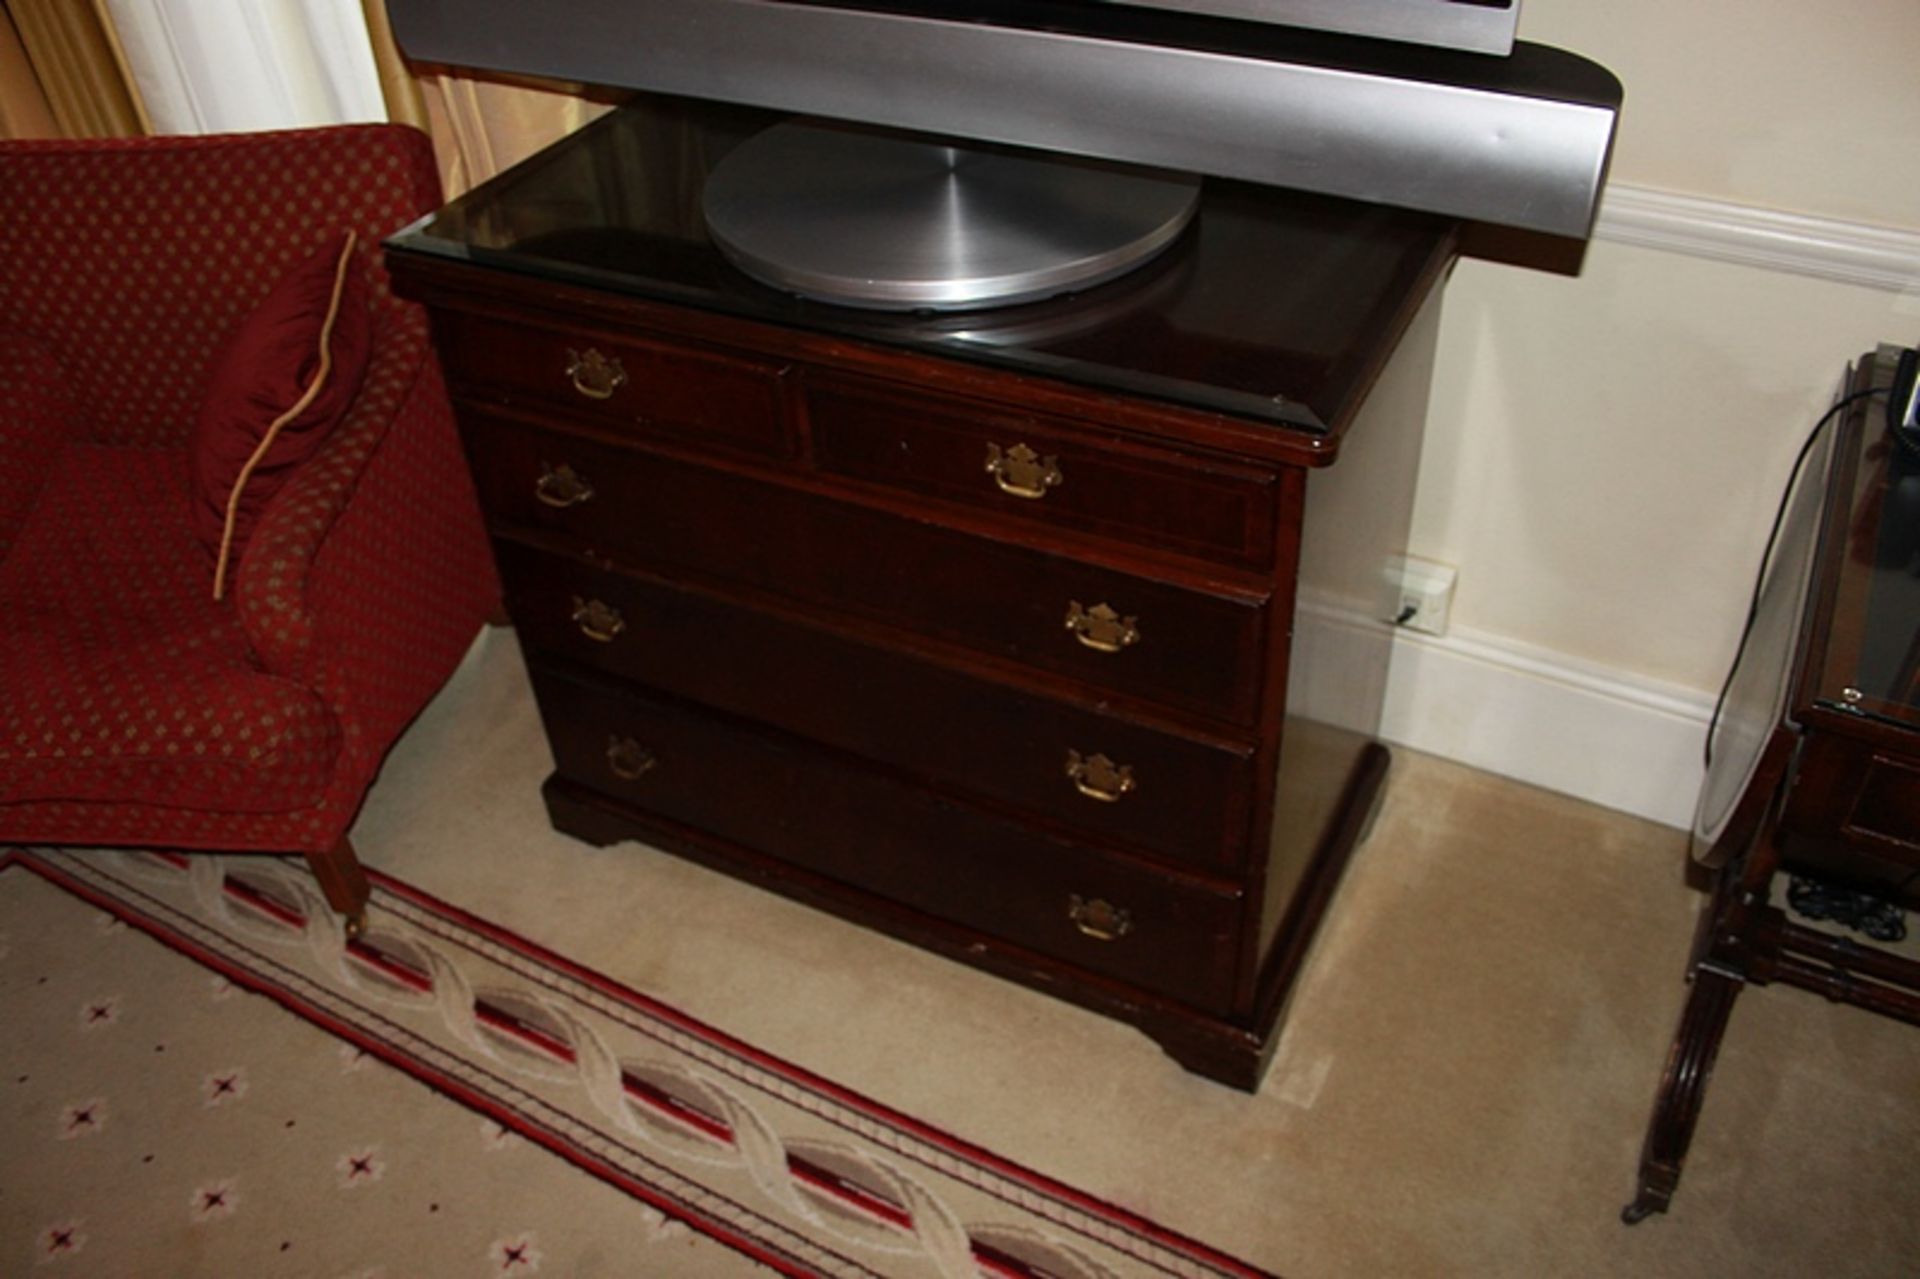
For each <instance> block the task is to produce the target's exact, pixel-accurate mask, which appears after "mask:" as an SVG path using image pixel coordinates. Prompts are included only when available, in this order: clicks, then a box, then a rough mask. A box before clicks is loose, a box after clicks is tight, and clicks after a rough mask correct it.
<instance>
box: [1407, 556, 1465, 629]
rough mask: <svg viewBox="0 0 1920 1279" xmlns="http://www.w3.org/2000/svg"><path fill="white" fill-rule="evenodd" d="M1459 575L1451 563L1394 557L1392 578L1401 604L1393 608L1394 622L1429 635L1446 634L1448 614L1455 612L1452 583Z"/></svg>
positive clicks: (1410, 557) (1409, 557)
mask: <svg viewBox="0 0 1920 1279" xmlns="http://www.w3.org/2000/svg"><path fill="white" fill-rule="evenodd" d="M1459 576H1460V575H1459V573H1458V572H1457V571H1456V570H1455V569H1454V568H1453V567H1452V566H1451V565H1448V564H1436V563H1434V562H1433V561H1432V560H1420V559H1414V558H1413V557H1412V556H1407V557H1405V558H1402V559H1398V560H1395V561H1394V567H1393V579H1394V581H1395V582H1396V583H1397V585H1398V600H1397V604H1398V606H1397V607H1396V608H1395V609H1394V612H1393V617H1392V619H1391V620H1392V621H1393V623H1394V624H1395V625H1396V626H1404V627H1406V628H1407V629H1408V630H1410V631H1420V632H1422V633H1424V634H1427V635H1445V634H1446V633H1447V618H1448V615H1449V614H1451V613H1452V612H1453V587H1454V583H1455V582H1456V581H1457V580H1458V578H1459Z"/></svg>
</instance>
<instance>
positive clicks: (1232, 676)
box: [462, 407, 1267, 724]
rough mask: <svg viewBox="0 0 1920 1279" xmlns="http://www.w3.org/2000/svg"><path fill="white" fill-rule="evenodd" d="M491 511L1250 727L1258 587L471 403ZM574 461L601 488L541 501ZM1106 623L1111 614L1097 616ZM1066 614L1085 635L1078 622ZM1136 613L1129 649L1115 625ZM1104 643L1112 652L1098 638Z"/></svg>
mask: <svg viewBox="0 0 1920 1279" xmlns="http://www.w3.org/2000/svg"><path fill="white" fill-rule="evenodd" d="M462 430H463V432H464V434H465V436H466V439H467V443H468V449H469V452H470V454H471V455H472V457H473V460H474V464H475V471H476V480H477V481H478V486H479V490H480V497H481V504H482V506H483V507H484V508H485V509H486V511H487V512H488V513H489V515H490V516H491V518H492V519H493V521H494V524H495V527H496V529H498V530H500V531H503V532H509V533H511V532H513V531H515V530H545V531H547V532H551V533H559V534H564V535H566V536H567V537H568V538H569V539H571V540H573V542H574V544H575V545H577V546H578V547H580V548H581V549H582V550H584V551H589V552H591V553H593V554H596V555H598V556H601V557H605V558H610V559H613V560H615V561H622V560H625V561H629V562H631V563H634V564H645V565H647V566H648V567H649V568H653V569H655V570H657V571H664V570H665V569H668V568H671V569H673V570H676V571H679V572H686V573H691V574H694V575H698V576H701V577H704V578H707V579H710V580H713V581H717V582H722V583H733V584H737V585H740V586H744V587H747V588H751V589H752V590H755V591H764V592H769V593H773V594H776V595H779V596H783V597H785V598H787V599H790V600H794V601H797V602H801V603H803V604H806V605H809V606H815V607H825V608H827V609H830V610H833V611H835V612H836V613H839V614H841V615H843V616H846V617H857V618H862V619H866V620H869V621H873V622H877V623H880V624H883V625H887V626H892V627H898V628H901V629H904V630H906V631H909V632H912V633H913V634H916V635H925V636H931V637H934V638H936V639H939V640H944V641H947V642H949V643H952V644H956V645H962V646H965V647H967V648H970V649H973V650H975V651H978V652H981V653H985V654H990V655H993V656H995V657H999V658H1004V659H1010V660H1012V661H1016V662H1019V663H1021V664H1022V665H1025V666H1029V667H1034V668H1038V669H1041V670H1046V671H1051V672H1055V673H1057V674H1061V675H1066V676H1070V677H1073V678H1076V679H1080V680H1086V681H1090V682H1093V683H1096V684H1098V685H1101V686H1102V687H1105V688H1108V689H1112V690H1114V691H1117V692H1120V693H1123V694H1128V695H1132V696H1137V697H1141V698H1146V699H1151V700H1156V701H1160V702H1163V703H1166V704H1168V705H1172V706H1177V707H1181V708H1184V709H1188V710H1193V711H1198V712H1201V713H1203V714H1208V715H1213V716H1217V717H1220V718H1224V719H1228V720H1232V721H1235V722H1238V723H1242V724H1251V723H1252V722H1253V720H1254V717H1255V714H1256V711H1257V708H1258V705H1259V696H1260V688H1261V685H1260V681H1261V672H1262V659H1263V656H1264V641H1265V627H1266V602H1267V601H1266V597H1265V596H1249V595H1241V594H1233V595H1229V594H1224V593H1215V592H1212V591H1206V590H1201V589H1197V588H1193V587H1186V586H1179V585H1174V584H1172V583H1168V582H1163V581H1159V580H1155V579H1152V578H1147V577H1142V576H1138V575H1135V574H1131V573H1123V572H1120V571H1118V570H1114V569H1109V568H1104V567H1100V566H1097V565H1093V564H1088V563H1084V562H1081V561H1078V560H1074V559H1070V558H1067V557H1065V556H1060V555H1054V554H1049V553H1047V552H1044V551H1039V550H1034V549H1031V548H1027V547H1023V546H1020V545H1018V544H1015V543H1008V542H1001V541H996V540H992V539H988V538H982V537H975V536H970V535H968V534H964V533H960V532H957V531H954V530H951V529H945V528H940V527H938V526H935V525H931V524H926V523H922V522H920V521H917V520H912V519H907V518H904V517H901V516H897V515H892V514H889V513H886V512H883V511H878V510H874V509H870V508H866V507H862V506H859V505H856V504H854V503H851V502H841V501H835V500H832V499H830V498H826V497H822V496H818V495H815V494H809V493H805V492H801V491H798V490H795V489H790V488H787V487H785V486H783V485H778V484H773V483H768V482H764V481H760V480H755V479H750V478H747V477H744V476H739V475H734V474H729V473H726V472H722V471H718V470H713V469H709V468H707V467H703V466H699V465H695V464H691V463H687V462H684V461H680V460H677V459H673V458H666V457H660V456H657V455H652V454H646V453H640V452H635V451H631V450H627V449H622V448H619V447H616V446H613V445H609V444H606V443H603V442H600V441H597V440H589V439H585V438H581V437H576V436H572V435H569V434H566V433H564V432H557V431H548V430H544V429H538V428H534V427H531V426H527V425H524V424H518V423H507V422H503V421H500V420H498V419H493V418H490V417H488V416H486V415H484V414H480V413H476V412H474V411H472V409H471V408H470V407H469V408H467V409H466V410H464V411H463V412H462ZM559 467H565V468H567V469H568V470H570V471H571V472H572V473H573V474H574V475H575V476H578V477H584V478H585V480H586V481H587V482H588V483H589V484H590V485H591V487H592V489H593V493H594V496H593V497H591V498H590V499H588V500H585V501H581V502H579V503H577V504H574V505H571V506H567V507H565V508H557V507H554V506H551V505H549V504H548V503H546V502H544V501H542V500H541V499H540V495H539V493H538V492H537V489H538V487H539V484H540V482H541V477H542V475H543V474H548V473H552V472H553V471H555V470H556V469H557V468H559ZM1106 613H1111V614H1112V616H1113V618H1114V619H1117V620H1113V621H1108V620H1106V619H1105V614H1106ZM1070 619H1072V620H1073V621H1074V622H1075V623H1076V624H1077V625H1079V626H1080V627H1081V628H1082V629H1084V630H1087V631H1088V632H1089V634H1087V635H1084V636H1082V635H1079V634H1077V633H1076V631H1075V630H1073V629H1070V628H1069V625H1068V622H1069V620H1070ZM1127 619H1132V621H1133V625H1132V627H1131V632H1132V634H1133V635H1134V636H1135V637H1136V638H1135V639H1134V640H1133V641H1132V642H1126V643H1121V642H1120V640H1121V639H1124V636H1119V637H1116V632H1117V631H1118V630H1119V629H1120V628H1121V624H1122V623H1123V622H1125V621H1126V620H1127ZM1088 639H1091V640H1094V641H1096V642H1098V643H1100V644H1102V645H1104V647H1093V646H1090V645H1089V644H1088V643H1087V642H1085V641H1086V640H1088Z"/></svg>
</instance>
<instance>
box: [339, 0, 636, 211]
mask: <svg viewBox="0 0 1920 1279" xmlns="http://www.w3.org/2000/svg"><path fill="white" fill-rule="evenodd" d="M361 3H362V5H363V7H364V8H365V10H366V15H367V34H368V35H369V36H371V37H372V39H373V55H374V63H375V65H376V66H378V67H379V70H380V87H381V90H382V91H383V93H384V94H385V96H386V100H387V113H388V115H389V116H390V117H391V118H392V119H395V120H400V121H403V122H405V123H407V124H412V125H415V126H417V127H419V128H423V129H425V130H426V131H427V132H428V133H429V134H430V135H432V137H433V149H434V152H435V154H436V155H438V157H439V160H440V181H441V185H442V186H444V187H445V188H446V193H447V197H448V198H449V199H451V198H453V197H454V196H456V195H459V194H460V193H461V192H463V191H465V190H467V189H468V188H469V187H472V186H476V185H478V184H479V183H481V182H485V181H486V180H487V179H488V178H490V177H492V176H493V175H494V174H496V173H498V172H500V171H501V170H502V169H506V168H509V167H511V166H512V165H514V164H517V163H519V162H520V161H521V160H523V159H525V158H526V157H528V156H530V155H532V154H533V153H534V152H535V151H538V150H540V149H541V148H542V147H544V146H546V145H548V144H549V143H551V142H555V141H557V140H559V139H560V138H562V137H564V136H566V135H567V134H569V133H572V132H573V131H574V130H575V129H578V128H580V127H581V126H582V125H584V124H586V123H587V122H588V121H590V120H592V119H594V117H596V116H598V115H600V114H601V113H602V112H604V111H605V110H607V107H606V105H605V104H603V103H598V102H593V101H590V100H589V99H587V98H586V97H584V96H582V94H581V93H580V92H579V91H577V90H575V89H572V88H568V87H565V86H558V85H547V84H538V83H534V82H531V81H524V80H515V79H507V78H495V77H486V76H478V75H470V74H466V73H462V72H455V71H453V70H451V69H449V68H432V69H427V68H418V69H416V68H414V67H412V66H410V65H409V64H408V63H407V61H406V59H405V58H404V57H403V56H402V55H401V53H400V50H399V48H398V46H396V45H395V43H394V39H393V28H392V25H391V24H390V23H389V21H388V19H387V6H386V0H361Z"/></svg>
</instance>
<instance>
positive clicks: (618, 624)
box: [573, 595, 627, 644]
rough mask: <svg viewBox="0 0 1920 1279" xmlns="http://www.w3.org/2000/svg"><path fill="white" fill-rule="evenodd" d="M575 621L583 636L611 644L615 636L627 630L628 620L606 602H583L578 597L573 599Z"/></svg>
mask: <svg viewBox="0 0 1920 1279" xmlns="http://www.w3.org/2000/svg"><path fill="white" fill-rule="evenodd" d="M573 620H574V622H575V623H576V624H577V625H578V626H579V627H580V633H581V634H582V635H584V636H586V637H587V638H588V639H590V640H598V641H599V642H600V643H602V644H611V643H612V642H613V637H614V636H616V635H618V634H619V633H620V632H621V631H624V630H626V629H627V619H626V618H624V617H622V616H620V610H619V609H617V608H615V607H614V606H613V605H611V604H609V603H607V602H606V601H604V600H583V599H581V598H580V597H579V596H578V595H576V596H574V597H573Z"/></svg>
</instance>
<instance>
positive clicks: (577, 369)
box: [567, 347, 627, 400]
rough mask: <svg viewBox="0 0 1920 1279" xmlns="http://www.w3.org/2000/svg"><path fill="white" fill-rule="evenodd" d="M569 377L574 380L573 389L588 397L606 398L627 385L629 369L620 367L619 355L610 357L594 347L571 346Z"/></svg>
mask: <svg viewBox="0 0 1920 1279" xmlns="http://www.w3.org/2000/svg"><path fill="white" fill-rule="evenodd" d="M567 377H568V379H570V380H571V381H572V382H573V389H574V390H576V391H578V392H580V394H582V395H584V396H586V397H587V398H588V399H590V400H604V399H607V398H608V397H609V396H611V395H612V394H613V393H614V392H615V391H617V390H619V389H620V388H621V387H622V386H625V385H626V382H627V371H626V370H625V369H623V368H621V367H620V357H619V356H617V355H616V356H613V357H612V358H611V359H610V358H608V357H607V356H604V355H602V354H600V352H598V351H596V350H594V349H593V348H592V347H588V348H587V349H586V350H585V351H575V350H573V349H571V348H569V349H568V351H567Z"/></svg>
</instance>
